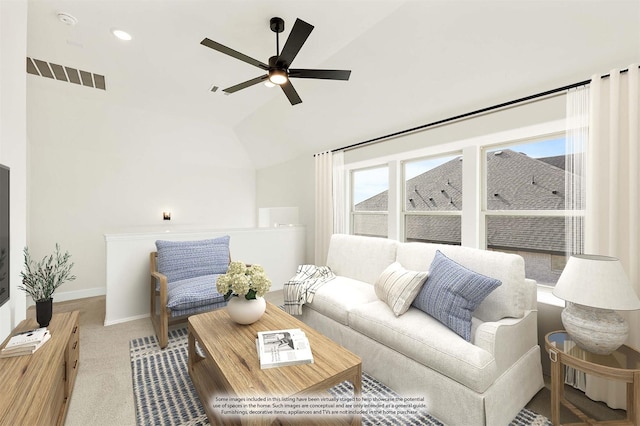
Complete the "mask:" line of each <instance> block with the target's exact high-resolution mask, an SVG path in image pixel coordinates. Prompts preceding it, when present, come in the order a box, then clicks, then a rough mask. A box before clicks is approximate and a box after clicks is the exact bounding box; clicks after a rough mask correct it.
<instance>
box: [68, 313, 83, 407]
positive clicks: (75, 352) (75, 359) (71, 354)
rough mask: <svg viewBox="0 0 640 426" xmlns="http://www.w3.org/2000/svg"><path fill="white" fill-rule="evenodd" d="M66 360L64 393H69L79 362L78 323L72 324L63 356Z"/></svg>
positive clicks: (74, 380)
mask: <svg viewBox="0 0 640 426" xmlns="http://www.w3.org/2000/svg"><path fill="white" fill-rule="evenodd" d="M65 359H66V362H65V365H66V375H65V377H66V381H67V386H66V389H65V390H66V393H65V395H67V396H69V395H71V391H72V390H73V385H74V383H75V382H76V376H77V374H78V366H79V365H78V364H79V363H80V326H79V325H78V323H76V324H74V326H73V330H72V332H71V337H70V338H69V345H68V346H67V353H66V356H65Z"/></svg>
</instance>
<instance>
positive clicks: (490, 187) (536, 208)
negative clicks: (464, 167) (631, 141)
mask: <svg viewBox="0 0 640 426" xmlns="http://www.w3.org/2000/svg"><path fill="white" fill-rule="evenodd" d="M580 154H581V153H577V154H572V155H580ZM566 160H567V152H566V149H565V141H564V137H562V135H558V136H557V137H550V138H545V139H538V140H534V141H528V142H520V143H516V144H513V145H509V146H503V147H501V148H500V149H491V150H487V151H486V155H485V168H484V170H485V175H486V176H485V188H486V196H485V219H486V221H485V225H486V234H485V235H486V246H487V248H488V249H490V250H500V251H507V252H512V253H517V254H519V255H520V256H522V257H523V258H524V259H525V265H526V275H527V277H529V278H533V279H535V280H536V281H538V283H539V284H547V285H554V284H555V283H556V282H557V280H558V278H559V277H560V274H561V273H562V269H563V267H564V266H563V265H564V264H565V263H566V250H567V235H569V234H570V233H574V232H576V231H577V232H579V233H580V234H582V232H583V230H582V228H581V224H582V222H581V221H580V220H578V221H573V220H572V219H574V218H580V217H581V214H582V213H583V212H582V211H581V210H577V211H576V210H573V209H574V207H567V202H566V200H567V194H566V187H567V185H566V184H567V181H568V180H569V179H576V176H573V174H572V173H571V172H570V171H567V170H566V167H565V165H566V164H567V161H566ZM577 178H578V179H582V176H577ZM574 223H577V224H578V229H575V230H573V229H572V230H571V231H570V232H568V230H569V228H570V227H571V226H573V224H574ZM568 227H569V228H568ZM580 241H581V239H580ZM575 249H576V251H577V252H581V251H582V247H576V248H575Z"/></svg>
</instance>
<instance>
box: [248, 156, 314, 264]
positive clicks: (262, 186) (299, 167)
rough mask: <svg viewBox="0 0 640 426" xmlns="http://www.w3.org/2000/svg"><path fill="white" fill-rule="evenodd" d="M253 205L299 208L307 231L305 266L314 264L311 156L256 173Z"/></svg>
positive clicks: (312, 165)
mask: <svg viewBox="0 0 640 426" xmlns="http://www.w3.org/2000/svg"><path fill="white" fill-rule="evenodd" d="M256 176H257V177H256V180H257V185H256V188H257V189H256V205H257V207H258V208H264V207H298V212H299V223H300V224H301V225H304V226H305V228H306V230H307V246H306V261H305V262H306V263H313V259H314V253H315V250H314V233H315V163H314V160H313V154H311V153H310V154H308V155H304V156H301V157H299V158H297V159H295V160H292V161H288V162H286V163H283V164H279V165H277V166H273V167H267V168H264V169H260V170H258V171H257V172H256Z"/></svg>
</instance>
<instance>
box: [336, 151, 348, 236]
mask: <svg viewBox="0 0 640 426" xmlns="http://www.w3.org/2000/svg"><path fill="white" fill-rule="evenodd" d="M346 203H347V200H346V199H345V175H344V151H338V152H334V153H333V233H334V234H346V233H347V220H346V219H347V218H346V215H345V211H346Z"/></svg>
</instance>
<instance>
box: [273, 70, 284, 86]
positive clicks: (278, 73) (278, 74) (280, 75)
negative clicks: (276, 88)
mask: <svg viewBox="0 0 640 426" xmlns="http://www.w3.org/2000/svg"><path fill="white" fill-rule="evenodd" d="M287 80H288V78H287V72H286V71H284V70H273V71H271V72H269V81H271V82H272V83H273V84H278V85H280V84H284V83H286V82H287Z"/></svg>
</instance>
